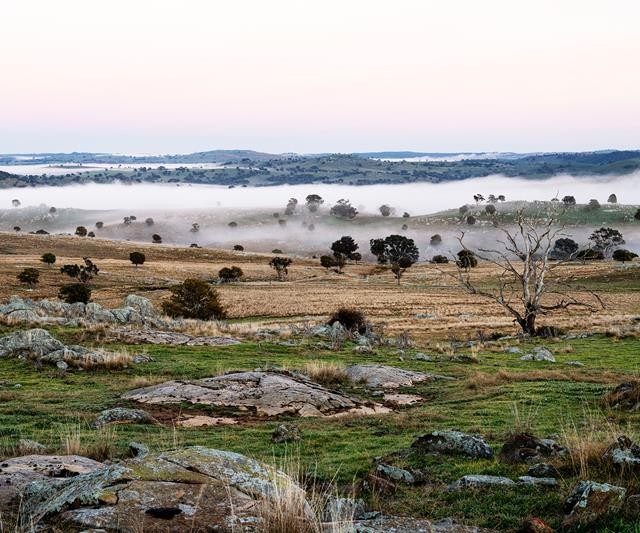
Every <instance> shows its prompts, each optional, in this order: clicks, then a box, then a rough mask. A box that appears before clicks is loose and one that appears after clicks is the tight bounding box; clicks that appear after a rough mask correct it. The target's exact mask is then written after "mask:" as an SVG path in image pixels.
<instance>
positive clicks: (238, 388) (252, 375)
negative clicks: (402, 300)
mask: <svg viewBox="0 0 640 533" xmlns="http://www.w3.org/2000/svg"><path fill="white" fill-rule="evenodd" d="M122 398H123V399H125V400H131V401H135V402H138V403H143V404H176V403H181V402H187V403H191V404H200V405H210V406H215V407H221V408H225V409H230V408H231V409H234V410H236V411H238V412H251V413H255V414H256V415H263V416H276V415H281V414H291V415H298V416H303V417H309V416H330V415H336V414H343V413H358V412H362V413H367V414H368V413H373V412H385V411H384V408H382V406H379V405H378V404H375V403H372V402H367V401H364V400H360V399H358V398H355V397H353V396H348V395H346V394H343V393H341V392H337V391H330V390H328V389H326V388H325V387H323V386H322V385H319V384H318V383H315V382H313V381H311V380H310V379H308V378H306V377H304V376H302V375H300V374H293V373H290V372H285V371H272V370H266V371H253V372H234V373H230V374H224V375H221V376H214V377H210V378H204V379H199V380H193V381H167V382H164V383H160V384H158V385H152V386H149V387H144V388H141V389H136V390H132V391H129V392H127V393H125V394H124V395H123V396H122ZM387 412H388V410H387Z"/></svg>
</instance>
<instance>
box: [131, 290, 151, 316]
mask: <svg viewBox="0 0 640 533" xmlns="http://www.w3.org/2000/svg"><path fill="white" fill-rule="evenodd" d="M124 306H125V307H132V308H133V309H135V310H136V311H138V313H140V314H141V315H142V316H143V317H155V316H156V315H157V314H158V313H157V311H156V310H155V308H154V307H153V304H152V303H151V301H150V300H149V299H147V298H144V297H143V296H138V295H137V294H129V295H128V296H127V297H126V298H125V299H124Z"/></svg>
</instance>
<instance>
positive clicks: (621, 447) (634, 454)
mask: <svg viewBox="0 0 640 533" xmlns="http://www.w3.org/2000/svg"><path fill="white" fill-rule="evenodd" d="M604 456H605V457H606V458H608V459H610V460H611V462H612V463H613V464H615V465H618V466H623V467H627V468H638V467H640V446H638V445H637V444H636V443H635V442H633V441H632V440H631V439H630V438H629V437H627V436H624V435H623V436H621V437H618V439H616V442H615V443H613V444H612V445H611V446H609V448H608V449H607V451H606V452H605V453H604Z"/></svg>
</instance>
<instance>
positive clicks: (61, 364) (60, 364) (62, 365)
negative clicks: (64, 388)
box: [56, 361, 69, 370]
mask: <svg viewBox="0 0 640 533" xmlns="http://www.w3.org/2000/svg"><path fill="white" fill-rule="evenodd" d="M56 366H57V367H58V369H59V370H66V369H67V368H69V365H68V364H67V363H65V362H64V361H58V362H57V363H56Z"/></svg>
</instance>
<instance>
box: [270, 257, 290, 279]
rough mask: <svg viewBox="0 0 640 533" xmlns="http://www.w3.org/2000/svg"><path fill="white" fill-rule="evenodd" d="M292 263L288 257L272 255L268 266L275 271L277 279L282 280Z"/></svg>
mask: <svg viewBox="0 0 640 533" xmlns="http://www.w3.org/2000/svg"><path fill="white" fill-rule="evenodd" d="M291 263H293V260H291V259H289V258H288V257H273V258H272V259H271V261H269V266H270V267H271V268H273V269H274V270H275V271H276V275H277V276H278V281H284V280H285V278H286V277H287V275H288V274H289V265H290V264H291Z"/></svg>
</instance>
